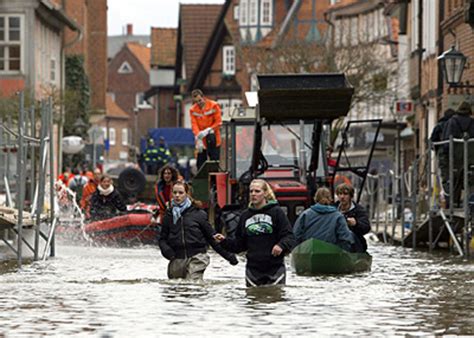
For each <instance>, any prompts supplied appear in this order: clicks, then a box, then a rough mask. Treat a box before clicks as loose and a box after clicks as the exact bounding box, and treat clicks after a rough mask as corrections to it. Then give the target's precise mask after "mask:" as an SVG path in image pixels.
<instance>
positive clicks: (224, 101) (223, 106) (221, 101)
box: [217, 99, 231, 110]
mask: <svg viewBox="0 0 474 338" xmlns="http://www.w3.org/2000/svg"><path fill="white" fill-rule="evenodd" d="M217 103H218V104H219V106H221V110H224V109H226V108H230V106H231V100H229V99H219V100H217Z"/></svg>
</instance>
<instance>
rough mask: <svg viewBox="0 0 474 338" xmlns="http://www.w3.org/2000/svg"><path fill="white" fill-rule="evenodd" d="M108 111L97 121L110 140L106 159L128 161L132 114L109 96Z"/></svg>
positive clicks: (104, 135)
mask: <svg viewBox="0 0 474 338" xmlns="http://www.w3.org/2000/svg"><path fill="white" fill-rule="evenodd" d="M106 107H107V113H106V115H105V116H104V117H102V118H101V119H100V120H98V121H97V125H98V126H100V127H101V128H102V131H103V137H104V138H106V139H108V140H109V151H108V152H107V151H106V153H105V159H106V160H107V162H108V163H110V162H128V160H129V147H130V128H129V120H130V116H129V115H128V114H127V113H126V112H124V111H123V110H122V108H120V107H119V106H118V105H117V104H116V103H115V102H114V101H113V100H112V97H110V96H107V106H106Z"/></svg>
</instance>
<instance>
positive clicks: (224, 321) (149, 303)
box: [0, 245, 474, 337]
mask: <svg viewBox="0 0 474 338" xmlns="http://www.w3.org/2000/svg"><path fill="white" fill-rule="evenodd" d="M371 253H372V254H373V257H374V261H373V267H372V268H373V270H372V271H371V272H367V273H361V274H354V275H344V276H318V277H300V276H296V275H295V274H294V273H293V272H292V271H291V268H290V267H288V276H287V285H286V286H284V287H261V288H247V287H245V280H244V275H245V262H243V261H241V263H240V264H239V265H237V266H230V265H229V264H228V263H227V262H226V261H224V260H223V259H221V258H220V256H218V255H214V254H211V265H210V266H209V268H208V269H207V271H206V273H205V276H204V282H202V283H191V282H186V281H182V280H168V279H167V277H166V267H167V263H168V262H167V260H165V259H163V258H162V257H161V256H160V254H159V252H158V250H157V249H156V248H154V247H142V248H136V249H124V248H99V247H73V246H58V248H57V257H56V258H53V259H50V260H48V261H46V262H35V263H33V264H31V265H26V266H24V268H23V269H22V270H21V271H15V270H14V269H13V268H12V266H11V265H9V264H3V265H2V271H3V273H1V274H0V336H2V335H7V336H22V335H23V336H38V335H58V336H65V335H81V336H83V335H85V336H87V335H91V336H94V337H97V336H110V337H112V336H114V337H115V336H132V335H133V336H150V335H151V336H156V335H160V336H162V335H164V336H166V335H177V336H181V335H200V336H216V335H217V336H222V335H225V334H228V333H230V334H232V335H239V336H240V335H247V336H248V335H256V336H261V335H268V336H278V335H282V336H287V335H289V336H295V335H318V334H319V335H351V336H352V335H357V336H359V335H379V336H380V335H426V334H428V335H443V334H464V335H467V334H474V329H473V328H474V319H473V317H472V313H473V312H474V299H473V296H472V295H473V294H474V264H473V263H472V262H467V261H464V260H462V259H457V258H452V257H451V256H445V255H442V254H435V255H430V254H428V253H424V252H413V251H411V250H408V249H403V248H396V247H391V246H384V245H377V246H374V247H372V252H371Z"/></svg>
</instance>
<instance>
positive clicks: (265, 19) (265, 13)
mask: <svg viewBox="0 0 474 338" xmlns="http://www.w3.org/2000/svg"><path fill="white" fill-rule="evenodd" d="M261 13H262V25H271V24H272V19H273V18H272V0H262V9H261Z"/></svg>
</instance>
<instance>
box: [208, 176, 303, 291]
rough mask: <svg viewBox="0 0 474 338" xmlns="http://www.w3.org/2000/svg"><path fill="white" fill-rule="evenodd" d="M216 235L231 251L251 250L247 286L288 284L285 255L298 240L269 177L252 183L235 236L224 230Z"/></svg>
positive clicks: (247, 270) (248, 254) (247, 269)
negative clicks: (232, 237) (229, 235)
mask: <svg viewBox="0 0 474 338" xmlns="http://www.w3.org/2000/svg"><path fill="white" fill-rule="evenodd" d="M214 238H215V239H216V240H218V241H222V244H223V246H224V248H226V249H228V250H229V251H231V252H235V253H239V252H243V251H247V266H246V272H245V277H246V283H247V286H259V285H276V284H285V279H286V269H285V261H284V256H285V254H286V253H290V251H291V250H292V249H293V247H294V246H295V244H296V241H295V238H294V236H293V232H292V230H291V225H290V222H289V220H288V217H286V215H285V213H284V212H283V210H282V209H281V208H280V206H279V205H278V202H277V201H276V198H275V194H274V193H273V191H272V189H271V188H270V186H269V185H268V183H267V182H266V181H264V180H260V179H255V180H253V181H252V182H251V183H250V205H249V208H248V209H247V210H245V211H244V212H243V214H242V215H241V216H240V222H239V226H238V228H237V231H236V237H235V239H230V238H228V239H226V238H225V237H224V236H223V235H222V234H216V235H215V236H214Z"/></svg>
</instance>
